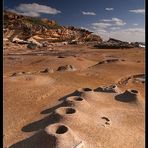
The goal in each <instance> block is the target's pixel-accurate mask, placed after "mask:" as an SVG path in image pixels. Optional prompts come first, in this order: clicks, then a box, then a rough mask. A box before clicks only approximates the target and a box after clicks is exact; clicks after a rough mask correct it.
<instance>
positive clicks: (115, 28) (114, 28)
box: [110, 27, 120, 30]
mask: <svg viewBox="0 0 148 148" xmlns="http://www.w3.org/2000/svg"><path fill="white" fill-rule="evenodd" d="M110 29H111V30H117V29H120V27H111V28H110Z"/></svg>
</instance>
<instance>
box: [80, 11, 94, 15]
mask: <svg viewBox="0 0 148 148" xmlns="http://www.w3.org/2000/svg"><path fill="white" fill-rule="evenodd" d="M82 14H83V15H96V13H94V12H85V11H82Z"/></svg>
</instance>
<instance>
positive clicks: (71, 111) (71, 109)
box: [66, 108, 76, 114]
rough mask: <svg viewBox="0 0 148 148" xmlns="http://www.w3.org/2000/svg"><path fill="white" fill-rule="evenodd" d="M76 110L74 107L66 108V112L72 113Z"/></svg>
mask: <svg viewBox="0 0 148 148" xmlns="http://www.w3.org/2000/svg"><path fill="white" fill-rule="evenodd" d="M75 112H76V110H75V109H74V108H67V109H66V114H74V113H75Z"/></svg>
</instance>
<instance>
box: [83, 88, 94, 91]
mask: <svg viewBox="0 0 148 148" xmlns="http://www.w3.org/2000/svg"><path fill="white" fill-rule="evenodd" d="M83 90H84V91H92V89H91V88H83Z"/></svg>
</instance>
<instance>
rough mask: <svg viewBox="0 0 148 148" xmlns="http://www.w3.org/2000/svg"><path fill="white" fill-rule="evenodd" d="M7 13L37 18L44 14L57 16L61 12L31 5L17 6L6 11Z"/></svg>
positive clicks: (47, 7) (43, 6)
mask: <svg viewBox="0 0 148 148" xmlns="http://www.w3.org/2000/svg"><path fill="white" fill-rule="evenodd" d="M8 10H9V11H12V12H15V13H17V14H21V15H26V16H32V17H37V16H40V15H41V13H44V14H58V13H61V11H59V10H57V9H55V8H52V7H50V6H45V5H39V4H37V3H32V4H20V5H19V6H17V7H15V9H8Z"/></svg>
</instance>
